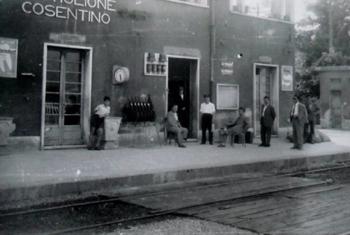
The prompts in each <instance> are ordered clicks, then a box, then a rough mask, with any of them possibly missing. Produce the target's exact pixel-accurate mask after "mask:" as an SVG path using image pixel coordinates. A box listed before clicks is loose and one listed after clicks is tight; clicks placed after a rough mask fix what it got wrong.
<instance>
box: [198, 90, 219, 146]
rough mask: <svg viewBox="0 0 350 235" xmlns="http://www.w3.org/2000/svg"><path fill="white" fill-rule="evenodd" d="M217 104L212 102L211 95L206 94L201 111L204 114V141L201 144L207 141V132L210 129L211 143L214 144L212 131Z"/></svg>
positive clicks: (202, 125)
mask: <svg viewBox="0 0 350 235" xmlns="http://www.w3.org/2000/svg"><path fill="white" fill-rule="evenodd" d="M215 111H216V110H215V105H214V104H213V103H211V102H210V97H209V95H204V103H202V104H201V109H200V112H201V114H202V120H201V121H202V123H201V128H202V141H201V144H205V143H206V141H207V135H206V132H207V130H208V132H209V143H210V144H211V145H212V144H213V132H212V129H211V127H212V123H213V116H214V114H215Z"/></svg>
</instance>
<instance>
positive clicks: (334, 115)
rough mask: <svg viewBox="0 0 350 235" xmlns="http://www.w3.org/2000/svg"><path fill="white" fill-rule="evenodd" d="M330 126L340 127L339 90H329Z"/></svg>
mask: <svg viewBox="0 0 350 235" xmlns="http://www.w3.org/2000/svg"><path fill="white" fill-rule="evenodd" d="M330 121H331V127H332V128H336V129H341V128H342V101H341V91H339V90H334V91H331V120H330Z"/></svg>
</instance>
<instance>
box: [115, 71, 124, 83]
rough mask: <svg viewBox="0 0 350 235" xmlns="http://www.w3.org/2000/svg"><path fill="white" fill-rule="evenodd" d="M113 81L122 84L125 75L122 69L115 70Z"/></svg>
mask: <svg viewBox="0 0 350 235" xmlns="http://www.w3.org/2000/svg"><path fill="white" fill-rule="evenodd" d="M114 79H115V80H116V82H117V83H122V82H124V81H125V73H124V71H123V70H122V69H117V70H116V71H115V73H114Z"/></svg>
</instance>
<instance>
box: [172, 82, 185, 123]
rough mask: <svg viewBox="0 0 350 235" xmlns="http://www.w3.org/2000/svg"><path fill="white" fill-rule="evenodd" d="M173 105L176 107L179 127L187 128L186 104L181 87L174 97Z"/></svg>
mask: <svg viewBox="0 0 350 235" xmlns="http://www.w3.org/2000/svg"><path fill="white" fill-rule="evenodd" d="M175 104H177V105H178V110H179V111H178V116H179V121H180V123H181V125H182V126H184V127H186V128H188V107H187V105H188V103H187V97H185V92H184V88H183V87H182V86H181V87H179V94H178V95H177V97H176V100H175Z"/></svg>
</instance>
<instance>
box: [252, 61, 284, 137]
mask: <svg viewBox="0 0 350 235" xmlns="http://www.w3.org/2000/svg"><path fill="white" fill-rule="evenodd" d="M278 77H279V70H278V65H269V64H254V132H255V136H260V118H261V111H262V106H263V99H264V97H265V96H269V97H270V100H271V105H272V106H273V107H274V108H275V111H276V114H277V115H276V120H275V122H274V126H273V129H272V134H273V135H277V134H278V128H279V115H278V113H279V79H278Z"/></svg>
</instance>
